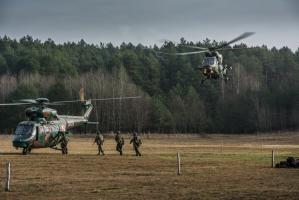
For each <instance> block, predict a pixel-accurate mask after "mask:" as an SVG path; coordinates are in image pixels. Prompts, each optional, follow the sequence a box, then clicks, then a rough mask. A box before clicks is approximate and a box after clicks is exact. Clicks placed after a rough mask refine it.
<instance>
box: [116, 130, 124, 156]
mask: <svg viewBox="0 0 299 200" xmlns="http://www.w3.org/2000/svg"><path fill="white" fill-rule="evenodd" d="M114 139H115V142H116V151H118V152H119V155H121V156H122V155H123V146H124V144H125V140H124V138H123V137H122V135H121V134H120V131H117V133H116V135H115V138H114Z"/></svg>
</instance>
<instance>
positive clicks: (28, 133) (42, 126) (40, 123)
mask: <svg viewBox="0 0 299 200" xmlns="http://www.w3.org/2000/svg"><path fill="white" fill-rule="evenodd" d="M79 96H80V100H71V101H56V102H49V100H48V99H47V98H37V99H35V100H34V99H23V100H20V101H19V103H4V104H0V106H30V107H28V108H27V109H26V110H25V115H26V117H27V120H26V121H23V122H20V123H19V124H18V125H17V127H16V129H15V131H14V136H13V141H12V143H13V146H14V147H15V148H17V149H18V148H22V149H23V154H24V155H26V154H27V153H30V152H31V149H33V148H47V147H49V148H52V149H55V150H61V152H62V154H67V153H68V147H67V145H68V140H69V136H70V135H71V134H70V132H69V130H70V129H72V128H74V127H78V126H81V125H84V124H85V125H86V124H89V123H90V124H98V122H89V121H88V118H89V116H90V114H91V111H92V109H93V105H92V104H91V101H106V100H113V99H114V100H115V99H119V100H121V99H132V98H140V97H117V98H106V99H89V100H84V90H83V89H81V90H80V92H79ZM73 102H80V103H81V105H82V107H83V115H82V116H70V115H59V114H58V113H57V111H56V110H55V109H52V108H48V107H47V106H51V105H52V106H55V105H64V104H66V103H73ZM59 145H60V148H59Z"/></svg>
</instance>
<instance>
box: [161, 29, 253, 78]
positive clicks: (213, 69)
mask: <svg viewBox="0 0 299 200" xmlns="http://www.w3.org/2000/svg"><path fill="white" fill-rule="evenodd" d="M253 34H254V32H245V33H243V34H242V35H240V36H238V37H236V38H235V39H233V40H231V41H229V42H227V43H224V44H220V45H219V46H213V47H199V46H186V47H189V48H193V49H200V51H191V52H182V53H167V52H157V53H158V54H167V55H177V56H184V55H194V54H201V53H205V57H204V59H203V61H202V64H201V65H199V66H198V67H197V69H198V70H199V71H200V72H201V73H202V74H203V75H204V76H205V78H204V79H202V81H201V82H202V83H203V82H204V81H205V80H207V79H223V80H225V81H227V80H229V76H228V73H227V71H228V70H231V69H232V67H231V66H228V65H226V64H223V56H222V55H221V54H220V53H219V52H218V51H225V50H236V49H244V48H225V47H227V46H229V45H230V44H233V43H235V42H237V41H239V40H242V39H245V38H247V37H249V36H251V35H253Z"/></svg>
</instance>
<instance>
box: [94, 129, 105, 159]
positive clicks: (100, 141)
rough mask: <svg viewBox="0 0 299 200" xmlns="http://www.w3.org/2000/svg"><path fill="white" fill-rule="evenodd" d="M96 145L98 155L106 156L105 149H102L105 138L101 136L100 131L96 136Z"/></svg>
mask: <svg viewBox="0 0 299 200" xmlns="http://www.w3.org/2000/svg"><path fill="white" fill-rule="evenodd" d="M94 143H97V145H98V151H99V152H98V155H101V153H102V154H103V155H105V154H104V151H103V148H102V146H103V144H104V136H103V135H102V134H100V132H99V131H97V135H96V137H95V139H94Z"/></svg>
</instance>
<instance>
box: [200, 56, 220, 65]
mask: <svg viewBox="0 0 299 200" xmlns="http://www.w3.org/2000/svg"><path fill="white" fill-rule="evenodd" d="M202 64H203V65H204V66H208V65H216V64H217V58H216V57H215V56H213V57H205V58H204V59H203V62H202Z"/></svg>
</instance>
